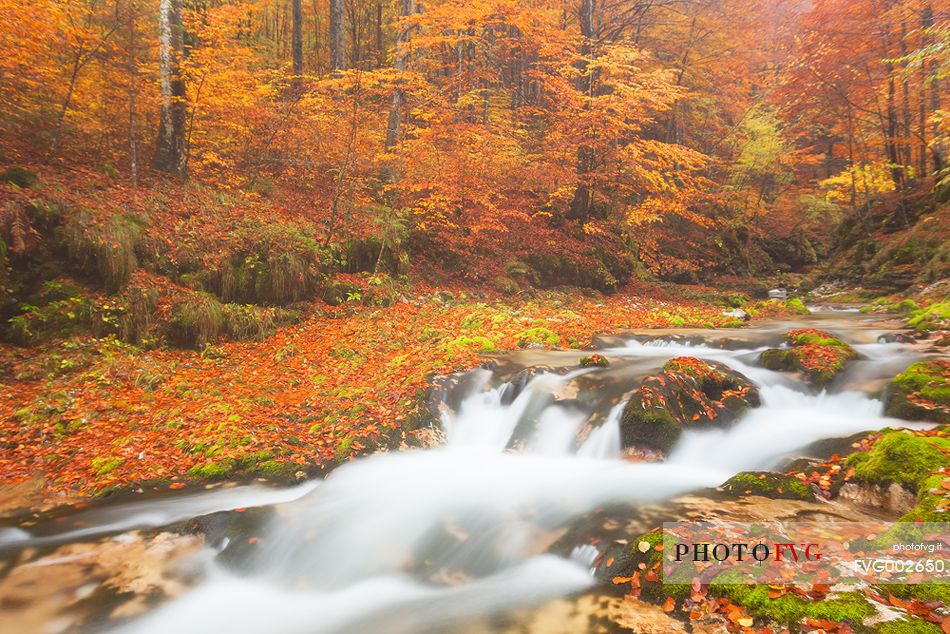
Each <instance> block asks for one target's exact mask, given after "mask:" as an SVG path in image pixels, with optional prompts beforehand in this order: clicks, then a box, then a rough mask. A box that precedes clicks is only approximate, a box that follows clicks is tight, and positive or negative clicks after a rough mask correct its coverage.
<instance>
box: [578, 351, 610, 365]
mask: <svg viewBox="0 0 950 634" xmlns="http://www.w3.org/2000/svg"><path fill="white" fill-rule="evenodd" d="M580 365H581V367H582V368H607V367H610V359H608V358H607V357H605V356H604V355H602V354H589V355H587V356H585V357H581V361H580Z"/></svg>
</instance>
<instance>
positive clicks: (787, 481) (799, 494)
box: [720, 471, 815, 500]
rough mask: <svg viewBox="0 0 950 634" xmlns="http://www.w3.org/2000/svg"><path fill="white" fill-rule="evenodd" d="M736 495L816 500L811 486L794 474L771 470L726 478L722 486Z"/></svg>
mask: <svg viewBox="0 0 950 634" xmlns="http://www.w3.org/2000/svg"><path fill="white" fill-rule="evenodd" d="M720 489H722V490H723V491H724V492H726V493H729V494H732V495H735V496H743V495H760V496H762V497H767V498H771V499H773V500H814V499H815V493H814V492H813V491H812V490H811V488H810V487H809V486H808V485H807V484H805V483H804V482H802V481H801V480H799V479H798V478H794V477H792V476H787V475H783V474H779V473H772V472H769V471H743V472H742V473H737V474H736V475H734V476H732V477H731V478H729V479H728V480H726V481H725V482H724V483H723V484H722V486H721V487H720Z"/></svg>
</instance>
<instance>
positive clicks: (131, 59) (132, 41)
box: [129, 2, 139, 187]
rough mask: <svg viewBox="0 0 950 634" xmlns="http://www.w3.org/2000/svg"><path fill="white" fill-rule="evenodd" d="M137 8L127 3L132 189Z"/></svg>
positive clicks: (136, 165) (136, 159)
mask: <svg viewBox="0 0 950 634" xmlns="http://www.w3.org/2000/svg"><path fill="white" fill-rule="evenodd" d="M136 11H137V7H136V6H135V3H134V2H130V3H129V171H130V173H131V178H132V187H138V184H139V157H138V147H137V145H136V142H135V115H136V113H135V102H136V86H135V76H136V75H137V74H138V64H137V63H136V60H135V17H136Z"/></svg>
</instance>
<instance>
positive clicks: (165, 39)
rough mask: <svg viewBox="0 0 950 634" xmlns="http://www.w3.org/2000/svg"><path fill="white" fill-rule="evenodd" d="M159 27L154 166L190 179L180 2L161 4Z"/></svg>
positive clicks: (167, 1)
mask: <svg viewBox="0 0 950 634" xmlns="http://www.w3.org/2000/svg"><path fill="white" fill-rule="evenodd" d="M158 24H159V31H158V38H159V76H160V81H161V97H162V101H161V104H162V105H161V113H160V116H159V131H158V141H157V143H156V147H155V159H154V161H153V165H154V166H155V169H158V170H161V171H163V172H168V173H169V174H175V175H176V176H179V177H181V178H184V177H185V176H186V175H187V167H186V164H185V117H186V116H187V104H186V101H185V100H186V96H185V80H184V78H183V77H182V74H181V62H182V58H183V57H184V48H185V44H184V31H183V28H182V21H181V0H161V3H160V4H159V13H158Z"/></svg>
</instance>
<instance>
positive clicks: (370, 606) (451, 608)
mask: <svg viewBox="0 0 950 634" xmlns="http://www.w3.org/2000/svg"><path fill="white" fill-rule="evenodd" d="M757 352H758V351H757V350H739V351H725V350H719V349H713V348H708V347H705V346H695V345H694V346H683V345H678V344H674V343H669V342H663V343H652V344H631V345H630V346H628V347H626V348H616V349H612V350H609V351H606V352H605V354H608V355H609V356H610V357H611V358H612V359H620V360H631V359H632V360H634V361H636V362H648V363H650V364H651V366H652V367H657V366H659V365H661V364H662V363H663V361H664V360H665V359H668V358H671V357H675V356H680V355H692V356H699V357H702V358H706V359H714V360H717V361H721V362H723V363H726V364H727V365H729V366H730V367H732V368H734V369H736V370H739V371H741V372H743V373H744V374H746V375H747V376H749V377H750V378H751V379H752V380H754V381H755V382H756V383H758V384H759V385H760V386H761V394H762V399H763V405H762V407H761V408H758V409H755V410H753V411H751V412H750V413H748V414H747V415H746V416H745V417H744V418H743V419H742V420H741V421H740V422H739V423H738V424H737V425H736V426H734V427H733V428H731V429H729V430H724V431H707V432H695V431H693V432H687V433H685V434H684V436H683V437H682V438H681V440H680V443H679V444H678V446H677V447H676V448H675V450H674V452H673V454H672V455H671V456H670V458H669V459H668V460H667V461H666V462H663V463H652V464H646V463H629V462H625V461H622V460H620V459H618V456H619V451H620V431H619V421H620V415H621V413H622V405H618V406H615V407H614V408H613V409H612V411H611V412H610V413H609V415H608V416H607V418H606V420H605V422H604V423H603V424H602V425H601V426H600V427H599V428H597V429H595V430H594V431H593V432H592V433H591V434H590V435H589V437H588V438H587V439H586V441H585V442H584V443H583V444H582V445H581V446H580V447H579V448H578V447H576V442H575V438H576V435H577V433H578V431H579V430H580V429H581V428H582V426H583V425H584V424H585V421H586V420H587V415H586V414H584V413H581V412H576V411H574V410H572V409H568V408H566V407H564V406H562V405H559V404H557V403H556V402H555V401H556V399H557V397H556V395H557V394H558V393H559V392H560V391H561V390H562V389H563V388H565V386H567V385H568V384H569V383H570V382H571V381H573V380H574V379H576V378H577V377H578V376H580V374H582V373H586V372H591V371H592V370H584V371H578V372H574V373H571V374H568V375H565V376H557V375H553V374H544V375H540V376H538V377H536V378H534V379H533V380H532V381H531V382H530V383H529V385H527V386H526V387H525V389H524V390H523V391H522V393H521V394H519V395H518V397H517V398H515V399H514V400H513V401H512V402H511V403H510V404H508V405H504V404H503V402H504V400H505V399H504V394H505V390H506V389H508V388H506V387H505V386H504V385H502V386H498V387H494V388H492V387H491V386H490V379H491V376H490V374H489V373H487V372H484V371H482V372H484V374H485V375H484V376H482V377H480V379H481V380H479V381H477V382H476V389H475V391H474V392H473V393H471V394H470V395H469V396H468V397H467V398H466V399H465V400H464V402H463V403H462V405H461V407H460V408H459V411H458V412H457V413H455V414H451V413H447V414H446V415H445V417H444V421H443V422H444V427H445V430H446V436H447V443H446V445H445V446H444V447H441V448H438V449H432V450H427V451H414V452H402V453H391V454H384V455H379V456H374V457H371V458H367V459H362V460H358V461H355V462H352V463H349V464H347V465H345V466H343V467H341V468H339V469H337V470H336V471H334V472H333V473H332V474H331V476H330V477H329V478H327V480H326V482H325V484H324V485H323V486H322V487H320V489H319V490H317V491H315V492H313V493H311V494H310V495H308V496H306V497H305V498H304V499H302V500H300V501H298V502H297V503H295V504H291V505H288V506H287V507H284V508H283V509H281V512H280V514H279V516H278V519H277V520H276V521H275V522H274V524H273V525H272V526H270V527H269V528H268V530H267V531H265V532H264V533H263V534H262V537H261V540H260V543H261V544H262V545H261V548H260V552H259V556H258V557H256V559H255V561H254V562H253V564H254V566H253V572H252V573H251V574H250V575H249V576H237V575H236V574H234V573H230V572H226V571H224V570H222V569H219V568H216V567H214V566H212V568H211V570H209V578H208V579H207V580H206V581H205V582H204V583H203V584H202V585H200V586H199V587H198V588H197V589H195V590H194V591H192V592H191V593H189V594H187V595H186V596H185V597H183V598H181V599H179V600H177V601H174V602H172V603H171V604H169V605H167V606H164V607H162V608H160V609H158V610H156V611H154V612H152V613H151V614H148V615H146V616H145V617H143V618H142V619H139V620H137V621H133V622H132V623H130V624H129V625H128V626H127V627H126V628H125V631H129V632H176V633H185V632H207V631H227V632H248V633H250V632H262V631H270V632H301V633H304V632H306V633H308V634H314V633H329V632H379V633H390V632H392V633H402V632H406V633H413V634H415V633H419V632H445V631H448V630H450V629H451V628H452V626H453V624H454V623H457V622H460V621H464V620H465V619H467V618H471V617H474V616H484V615H490V614H493V613H498V612H503V611H505V610H510V609H513V608H516V607H520V606H526V605H531V604H533V603H538V602H540V601H543V600H545V599H547V598H551V597H556V596H562V595H564V594H566V593H570V592H573V591H576V590H579V589H582V588H583V587H585V586H586V585H587V584H589V583H591V578H590V575H589V573H588V570H589V568H590V565H591V562H592V561H593V560H594V558H596V556H597V553H596V549H593V550H592V548H593V547H591V548H581V549H576V550H575V552H574V553H573V554H572V556H571V557H570V558H569V559H559V558H556V557H553V556H550V555H544V554H540V553H542V552H543V550H544V548H545V544H546V543H549V542H550V539H551V536H552V535H554V534H555V531H557V530H558V529H559V528H561V527H564V526H565V525H567V524H568V523H569V522H570V521H571V520H572V519H573V518H576V517H578V516H579V515H581V514H583V513H585V512H588V511H591V510H593V509H595V508H597V507H599V506H601V505H603V504H605V503H609V502H614V501H623V502H640V501H652V500H661V499H664V498H668V497H670V496H673V495H676V494H679V493H682V492H686V491H689V490H692V489H696V488H700V487H708V486H716V485H718V484H720V483H722V482H723V481H725V480H726V479H728V478H729V477H731V476H732V475H733V474H734V473H736V472H737V471H742V470H748V469H757V468H764V467H768V466H770V465H772V464H774V463H775V462H776V461H777V460H778V459H780V458H782V457H783V456H787V455H789V454H790V453H794V452H795V451H796V450H797V449H799V448H801V447H804V446H805V445H807V444H809V443H811V442H813V441H815V440H818V439H821V438H827V437H835V436H844V435H848V434H851V433H854V432H857V431H861V430H865V429H876V428H879V427H883V426H885V425H886V424H892V423H894V421H889V420H886V419H883V418H882V417H881V403H880V402H879V401H877V400H875V399H872V398H869V397H868V396H866V395H864V394H861V393H859V392H852V391H843V392H840V393H836V394H827V393H820V394H815V393H812V392H810V391H808V390H807V388H806V386H804V385H803V384H802V383H800V382H799V381H797V380H796V379H793V378H790V377H788V376H786V375H783V374H780V373H775V372H771V371H768V370H764V369H762V368H758V367H755V366H753V365H750V363H752V360H753V359H754V357H755V356H756V355H757ZM868 352H869V353H876V352H878V350H877V349H873V350H872V349H870V348H869V349H868ZM880 352H881V353H882V354H883V353H884V352H887V353H893V354H899V352H898V350H897V349H894V350H893V351H892V350H887V351H880ZM593 371H599V370H593ZM631 387H633V386H631ZM525 425H527V426H528V427H529V430H528V431H529V433H528V434H527V435H526V436H525V437H526V442H524V449H523V450H522V451H519V452H512V451H506V447H509V446H511V444H512V437H513V435H514V434H515V433H516V430H518V429H521V428H522V427H524V426H525Z"/></svg>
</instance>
